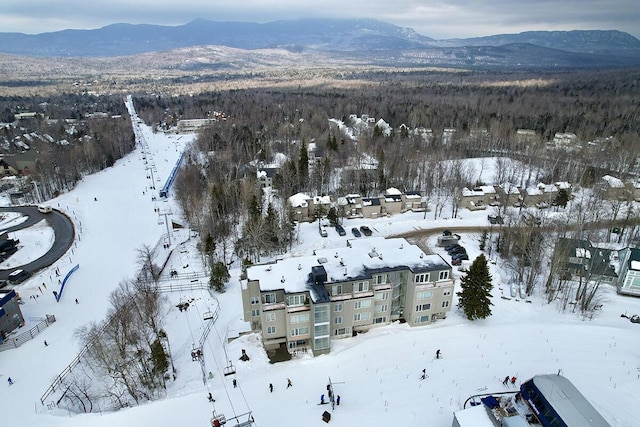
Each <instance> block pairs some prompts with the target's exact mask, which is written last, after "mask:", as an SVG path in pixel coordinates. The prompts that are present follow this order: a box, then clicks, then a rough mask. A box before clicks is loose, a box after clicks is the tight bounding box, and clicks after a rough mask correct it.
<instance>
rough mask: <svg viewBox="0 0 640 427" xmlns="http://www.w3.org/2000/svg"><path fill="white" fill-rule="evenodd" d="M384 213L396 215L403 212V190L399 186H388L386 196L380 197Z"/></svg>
mask: <svg viewBox="0 0 640 427" xmlns="http://www.w3.org/2000/svg"><path fill="white" fill-rule="evenodd" d="M380 202H381V204H382V209H381V210H382V214H383V215H384V214H387V215H395V214H399V213H402V191H400V190H398V189H397V188H393V187H391V188H388V189H387V190H385V192H384V197H381V198H380Z"/></svg>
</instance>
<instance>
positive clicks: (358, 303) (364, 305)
mask: <svg viewBox="0 0 640 427" xmlns="http://www.w3.org/2000/svg"><path fill="white" fill-rule="evenodd" d="M369 307H371V300H369V299H367V300H363V301H356V302H355V303H353V308H355V309H356V310H360V309H361V308H369Z"/></svg>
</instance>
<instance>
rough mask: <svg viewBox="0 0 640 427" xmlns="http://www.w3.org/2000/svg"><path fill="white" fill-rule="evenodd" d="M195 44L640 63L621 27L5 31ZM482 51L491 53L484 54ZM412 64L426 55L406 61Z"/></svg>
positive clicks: (204, 24)
mask: <svg viewBox="0 0 640 427" xmlns="http://www.w3.org/2000/svg"><path fill="white" fill-rule="evenodd" d="M525 44H529V45H532V46H536V47H537V48H538V49H535V51H536V53H535V55H538V56H539V55H542V56H543V57H544V58H542V59H543V60H542V61H539V59H540V58H535V57H534V55H529V56H530V57H528V56H527V53H526V51H527V49H528V50H530V51H533V50H534V49H533V48H519V49H515V48H514V47H513V46H515V45H525ZM510 45H511V46H512V47H511V48H508V49H502V50H501V49H498V48H499V47H503V46H510ZM195 46H225V47H230V48H236V49H244V50H249V51H250V50H258V49H286V50H290V51H293V52H304V51H307V52H313V51H315V52H321V53H324V54H328V55H334V56H336V57H344V56H345V55H350V56H352V57H354V58H377V59H376V60H375V61H373V63H378V64H379V63H388V62H391V61H393V60H394V58H396V57H399V56H402V57H404V58H411V57H417V56H419V54H420V52H423V53H424V55H427V53H428V55H431V56H432V57H434V58H436V59H435V60H434V61H435V62H433V63H434V64H435V63H437V64H438V65H447V61H446V60H445V59H446V58H448V57H450V58H452V59H451V64H452V65H457V64H467V65H468V66H482V65H483V64H499V65H500V66H504V65H505V64H506V65H508V63H509V61H508V59H509V58H507V57H503V55H509V52H511V54H513V55H515V57H514V58H513V60H514V62H517V63H518V64H521V65H522V64H524V66H533V67H535V66H536V64H538V63H545V64H549V66H551V67H554V66H558V64H562V65H561V66H562V67H579V68H582V67H587V68H593V67H619V66H623V67H624V66H640V40H638V39H636V38H635V37H633V36H631V35H630V34H628V33H625V32H621V31H617V30H571V31H526V32H522V33H518V34H497V35H491V36H485V37H474V38H467V39H455V38H454V39H444V40H435V39H433V38H430V37H427V36H424V35H421V34H419V33H417V32H416V31H415V30H413V29H411V28H408V27H399V26H396V25H393V24H390V23H387V22H384V21H379V20H375V19H321V18H301V19H296V20H280V21H272V22H267V23H264V24H258V23H252V22H235V21H210V20H207V19H204V18H199V19H196V20H193V21H190V22H188V23H186V24H183V25H178V26H163V25H153V24H126V23H115V24H110V25H107V26H104V27H101V28H98V29H93V30H74V29H68V30H62V31H56V32H50V33H40V34H34V35H28V34H23V33H0V52H2V53H5V54H11V55H19V56H27V57H86V58H90V57H96V58H99V57H118V56H128V55H138V54H145V53H150V52H166V51H171V50H174V49H181V48H188V47H195ZM482 48H484V49H482ZM490 48H493V49H490ZM424 55H423V56H424ZM482 55H488V56H486V57H484V59H483V56H482ZM523 55H524V56H523ZM443 58H444V59H443ZM412 64H413V65H424V62H423V61H422V60H421V61H418V63H411V62H410V63H408V64H405V65H412Z"/></svg>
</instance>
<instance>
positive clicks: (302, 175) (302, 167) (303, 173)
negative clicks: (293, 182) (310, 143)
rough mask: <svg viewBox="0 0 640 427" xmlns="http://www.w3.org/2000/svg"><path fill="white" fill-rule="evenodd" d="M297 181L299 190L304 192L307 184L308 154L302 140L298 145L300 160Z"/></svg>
mask: <svg viewBox="0 0 640 427" xmlns="http://www.w3.org/2000/svg"><path fill="white" fill-rule="evenodd" d="M298 173H299V175H298V179H299V180H300V189H301V190H303V191H304V190H306V188H307V183H308V182H309V153H307V144H306V143H305V142H304V139H303V140H302V144H300V158H299V160H298Z"/></svg>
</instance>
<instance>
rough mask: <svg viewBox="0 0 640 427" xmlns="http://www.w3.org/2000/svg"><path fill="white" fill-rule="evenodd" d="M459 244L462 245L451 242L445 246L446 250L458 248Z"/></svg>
mask: <svg viewBox="0 0 640 427" xmlns="http://www.w3.org/2000/svg"><path fill="white" fill-rule="evenodd" d="M458 246H460V245H459V244H457V243H450V244H448V245H447V246H445V247H444V250H445V251H447V252H448V251H450V250H451V249H453V248H457V247H458Z"/></svg>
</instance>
